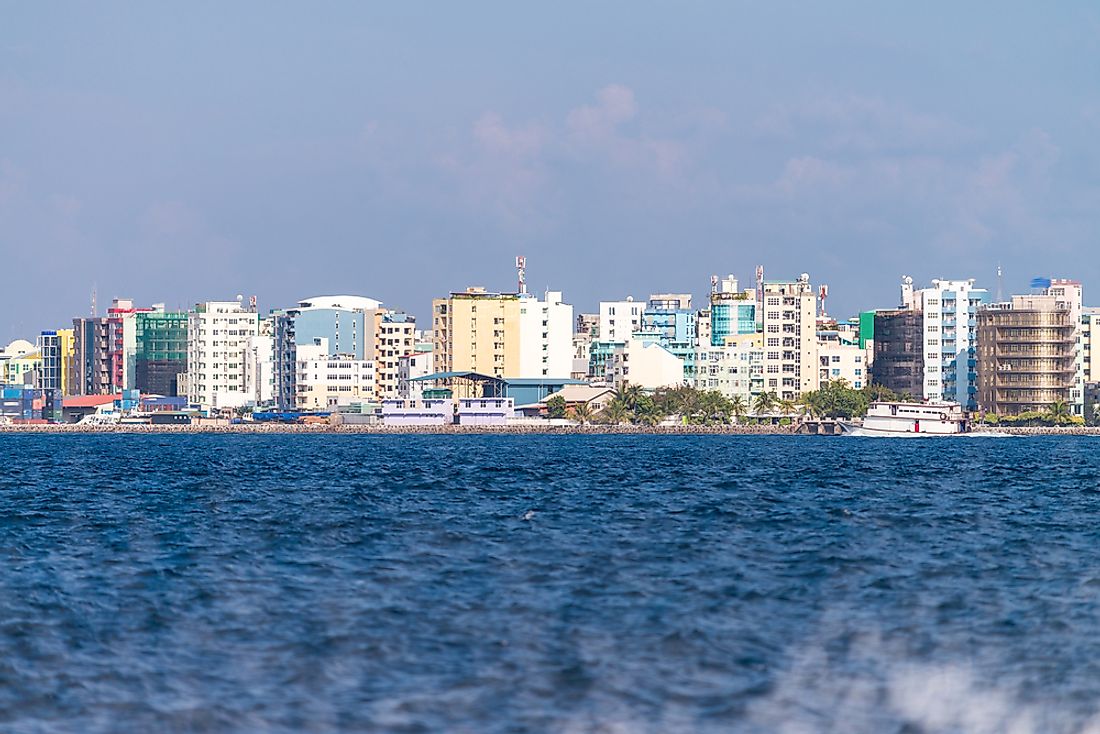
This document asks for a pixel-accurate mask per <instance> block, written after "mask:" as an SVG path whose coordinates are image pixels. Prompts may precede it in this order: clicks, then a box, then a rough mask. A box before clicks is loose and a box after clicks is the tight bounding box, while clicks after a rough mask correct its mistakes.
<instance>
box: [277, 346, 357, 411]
mask: <svg viewBox="0 0 1100 734" xmlns="http://www.w3.org/2000/svg"><path fill="white" fill-rule="evenodd" d="M296 386H297V390H298V405H297V407H298V409H299V410H307V411H331V410H336V409H338V408H340V407H344V406H348V405H351V404H353V403H364V402H372V401H375V400H377V392H376V382H375V371H374V362H372V361H371V360H367V359H356V358H355V357H354V355H351V354H333V353H332V348H331V346H330V345H329V344H328V341H327V340H326V339H324V338H319V339H317V340H316V342H315V343H313V344H299V345H298V375H297V378H296Z"/></svg>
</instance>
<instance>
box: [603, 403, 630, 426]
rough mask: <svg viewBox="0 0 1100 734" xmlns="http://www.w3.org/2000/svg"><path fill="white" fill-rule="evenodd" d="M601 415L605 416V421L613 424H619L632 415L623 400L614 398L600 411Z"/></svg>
mask: <svg viewBox="0 0 1100 734" xmlns="http://www.w3.org/2000/svg"><path fill="white" fill-rule="evenodd" d="M600 415H602V416H603V419H604V421H605V422H607V423H609V424H611V425H613V426H618V425H621V424H622V423H623V421H625V420H626V419H627V417H628V416H629V415H630V410H629V409H628V408H627V407H626V405H625V404H624V403H623V402H622V401H621V400H619V399H618V398H613V399H612V400H611V402H610V403H608V404H607V407H606V408H604V409H603V410H602V411H601V412H600Z"/></svg>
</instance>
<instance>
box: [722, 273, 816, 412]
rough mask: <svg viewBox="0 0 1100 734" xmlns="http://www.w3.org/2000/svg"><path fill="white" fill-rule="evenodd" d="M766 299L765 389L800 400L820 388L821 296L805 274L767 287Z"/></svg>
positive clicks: (784, 396)
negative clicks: (818, 349) (818, 328)
mask: <svg viewBox="0 0 1100 734" xmlns="http://www.w3.org/2000/svg"><path fill="white" fill-rule="evenodd" d="M762 298H763V303H762V313H763V318H762V319H761V324H762V326H763V337H764V389H765V390H766V391H768V392H774V393H776V395H777V396H778V398H779V399H780V400H797V399H798V396H799V395H801V394H802V393H807V392H810V391H812V390H816V389H817V387H818V375H819V372H818V364H817V321H816V318H817V293H816V292H815V291H814V287H813V286H812V285H811V284H810V276H809V275H806V274H803V275H801V276H800V277H799V278H798V280H796V281H769V282H765V283H763V288H762ZM712 319H713V316H712ZM712 328H713V327H712Z"/></svg>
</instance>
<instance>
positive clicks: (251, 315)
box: [187, 301, 260, 410]
mask: <svg viewBox="0 0 1100 734" xmlns="http://www.w3.org/2000/svg"><path fill="white" fill-rule="evenodd" d="M259 326H260V323H259V316H258V315H257V314H256V312H255V311H252V310H246V309H245V308H244V307H243V306H242V305H241V303H240V302H239V301H209V302H206V303H200V304H197V305H196V306H195V309H194V310H193V311H191V312H190V313H189V314H188V321H187V389H188V395H187V398H188V401H189V402H190V403H192V404H194V405H198V406H201V407H202V408H203V409H207V410H209V409H221V408H238V407H243V406H245V405H248V403H249V402H251V401H253V397H252V395H251V394H250V393H249V391H248V389H247V385H246V382H245V369H246V362H247V360H248V356H249V355H248V345H249V340H250V338H252V337H255V336H257V335H258V334H259Z"/></svg>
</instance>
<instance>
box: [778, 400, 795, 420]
mask: <svg viewBox="0 0 1100 734" xmlns="http://www.w3.org/2000/svg"><path fill="white" fill-rule="evenodd" d="M797 410H798V407H797V406H796V405H795V404H794V401H793V400H791V399H790V398H784V399H783V400H780V401H779V412H780V413H782V414H783V415H784V416H789V415H790V414H792V413H794V412H796V411H797Z"/></svg>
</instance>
